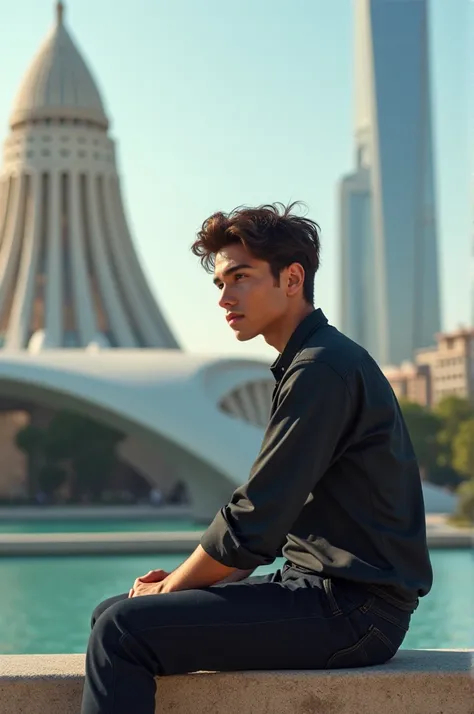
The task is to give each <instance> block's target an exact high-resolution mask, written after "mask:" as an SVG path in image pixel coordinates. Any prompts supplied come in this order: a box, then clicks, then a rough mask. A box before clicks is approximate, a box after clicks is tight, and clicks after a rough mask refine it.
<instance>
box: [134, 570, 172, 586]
mask: <svg viewBox="0 0 474 714" xmlns="http://www.w3.org/2000/svg"><path fill="white" fill-rule="evenodd" d="M167 576H168V573H167V572H166V571H165V570H150V572H148V573H147V574H146V575H142V576H140V577H139V578H137V580H138V581H139V582H140V583H159V582H160V581H161V580H164V579H165V578H166V577H167Z"/></svg>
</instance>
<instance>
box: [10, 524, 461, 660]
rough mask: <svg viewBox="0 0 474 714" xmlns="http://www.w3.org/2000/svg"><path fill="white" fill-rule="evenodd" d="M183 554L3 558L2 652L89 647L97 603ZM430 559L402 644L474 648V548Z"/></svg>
mask: <svg viewBox="0 0 474 714" xmlns="http://www.w3.org/2000/svg"><path fill="white" fill-rule="evenodd" d="M106 530H109V528H106ZM184 558H185V555H182V556H169V555H163V556H139V557H137V556H113V557H111V556H107V557H102V556H96V557H77V556H75V557H65V558H3V559H0V653H2V654H47V653H68V652H71V653H74V652H84V651H85V648H86V644H87V638H88V631H89V618H90V614H91V612H92V610H93V608H94V606H95V605H96V604H97V603H98V602H100V601H101V600H103V599H104V598H106V597H110V596H112V595H115V594H118V593H122V592H126V591H128V590H129V589H130V587H131V585H132V584H133V581H134V580H135V578H136V577H138V576H139V575H142V574H143V573H145V572H147V571H148V570H150V569H151V568H156V567H162V568H164V569H165V570H171V569H172V568H174V567H176V565H178V563H179V562H181V561H182V560H183V559H184ZM432 561H433V568H434V572H435V585H434V587H433V590H432V592H431V594H430V595H429V596H428V597H427V598H424V599H423V600H422V601H421V603H420V606H419V608H418V610H417V612H416V613H415V615H414V618H413V622H412V627H411V631H410V632H409V633H408V636H407V638H406V640H405V643H404V647H408V648H459V647H461V648H462V647H473V648H474V602H473V593H474V554H473V553H472V552H470V551H468V550H438V551H433V552H432ZM280 565H281V563H280V562H279V563H276V564H274V565H273V566H272V567H270V568H261V569H260V571H259V572H261V573H265V572H270V571H271V570H272V569H273V568H275V566H276V567H279V566H280Z"/></svg>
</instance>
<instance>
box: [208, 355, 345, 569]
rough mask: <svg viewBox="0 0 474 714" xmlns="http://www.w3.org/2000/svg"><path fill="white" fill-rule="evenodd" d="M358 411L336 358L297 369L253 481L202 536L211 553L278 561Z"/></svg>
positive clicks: (247, 565) (287, 380) (284, 389)
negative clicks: (353, 407)
mask: <svg viewBox="0 0 474 714" xmlns="http://www.w3.org/2000/svg"><path fill="white" fill-rule="evenodd" d="M350 415H351V398H350V393H349V390H348V388H347V385H346V382H345V380H344V379H343V378H342V377H341V376H340V375H339V374H338V373H337V372H335V371H334V370H333V369H332V368H331V367H330V366H329V365H328V364H326V363H321V362H301V363H299V364H297V365H296V366H295V367H292V368H290V369H289V370H288V372H287V374H286V376H285V377H284V378H283V381H282V385H281V387H280V394H279V396H278V401H277V405H276V407H275V408H274V410H273V413H272V416H271V417H270V421H269V424H268V427H267V430H266V432H265V436H264V439H263V442H262V447H261V449H260V453H259V455H258V456H257V459H256V461H255V463H254V465H253V467H252V470H251V472H250V477H249V480H248V482H247V483H246V484H244V485H243V486H241V487H240V488H238V489H237V490H236V491H235V492H234V494H233V496H232V498H231V500H230V502H229V503H228V504H227V505H226V506H225V507H224V508H222V509H221V510H220V511H219V513H218V514H217V515H216V517H215V519H214V520H213V522H212V523H211V525H210V526H209V528H208V529H207V530H206V531H205V533H204V534H203V536H202V538H201V546H202V548H203V549H204V550H205V551H206V553H208V555H210V556H211V557H212V558H214V560H217V561H218V562H220V563H222V564H223V565H227V566H228V567H232V568H241V569H245V570H247V569H251V568H256V567H258V566H260V565H267V564H270V563H272V562H273V561H274V560H275V557H276V556H277V554H278V553H279V551H280V549H281V546H282V543H284V541H285V538H286V535H287V533H288V532H289V530H290V528H291V526H292V524H293V523H294V521H295V520H296V518H297V517H298V515H299V513H300V511H301V510H302V508H303V506H304V504H305V502H306V500H307V499H308V497H309V495H310V493H311V491H312V490H313V488H314V486H315V485H316V484H317V482H318V481H319V479H321V477H322V476H323V475H324V474H325V472H326V471H327V470H328V468H329V467H330V466H331V464H332V462H333V461H334V460H335V458H337V456H338V455H339V453H340V452H341V450H342V449H343V441H344V435H345V433H346V431H347V427H348V424H349V421H350Z"/></svg>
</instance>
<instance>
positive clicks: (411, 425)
mask: <svg viewBox="0 0 474 714" xmlns="http://www.w3.org/2000/svg"><path fill="white" fill-rule="evenodd" d="M400 407H401V410H402V414H403V417H404V419H405V422H406V425H407V428H408V432H409V434H410V438H411V440H412V443H413V448H414V449H415V454H416V457H417V459H418V462H419V464H420V467H421V468H422V469H423V471H425V472H426V474H427V477H428V478H429V474H430V472H432V471H433V470H434V469H435V468H436V464H437V459H438V441H437V434H438V431H439V429H440V426H441V422H440V419H439V418H438V417H437V416H436V414H433V412H431V411H429V410H428V409H426V408H425V407H422V406H421V405H420V404H416V403H414V402H409V401H408V400H404V399H402V400H400Z"/></svg>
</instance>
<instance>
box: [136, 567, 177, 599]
mask: <svg viewBox="0 0 474 714" xmlns="http://www.w3.org/2000/svg"><path fill="white" fill-rule="evenodd" d="M168 575H169V573H167V572H166V570H150V571H148V573H146V575H142V576H141V577H139V578H137V579H136V580H135V582H134V583H133V588H132V589H131V590H130V592H129V593H128V597H134V596H135V595H139V594H140V595H155V594H158V593H154V592H151V590H150V589H149V588H146V587H143V586H145V585H146V586H149V585H153V584H158V583H161V582H162V581H163V580H164V579H165V578H167V577H168ZM139 591H140V592H139Z"/></svg>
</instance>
